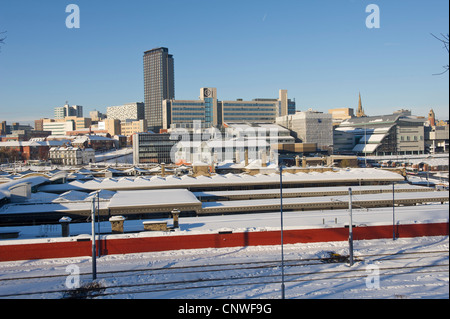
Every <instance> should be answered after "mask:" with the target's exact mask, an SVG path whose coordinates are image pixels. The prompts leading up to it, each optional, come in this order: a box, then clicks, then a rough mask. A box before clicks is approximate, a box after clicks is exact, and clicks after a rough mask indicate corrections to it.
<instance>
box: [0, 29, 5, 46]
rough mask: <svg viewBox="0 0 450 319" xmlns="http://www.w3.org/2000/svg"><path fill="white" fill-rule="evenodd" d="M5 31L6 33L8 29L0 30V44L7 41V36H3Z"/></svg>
mask: <svg viewBox="0 0 450 319" xmlns="http://www.w3.org/2000/svg"><path fill="white" fill-rule="evenodd" d="M4 33H6V31H4V32H0V44H4V43H5V42H4V41H5V39H6V37H3V36H2V34H4Z"/></svg>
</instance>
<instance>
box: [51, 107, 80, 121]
mask: <svg viewBox="0 0 450 319" xmlns="http://www.w3.org/2000/svg"><path fill="white" fill-rule="evenodd" d="M66 116H75V117H83V107H82V106H81V105H73V106H70V105H69V104H66V105H64V106H61V107H55V109H54V118H55V119H64V118H65V117H66Z"/></svg>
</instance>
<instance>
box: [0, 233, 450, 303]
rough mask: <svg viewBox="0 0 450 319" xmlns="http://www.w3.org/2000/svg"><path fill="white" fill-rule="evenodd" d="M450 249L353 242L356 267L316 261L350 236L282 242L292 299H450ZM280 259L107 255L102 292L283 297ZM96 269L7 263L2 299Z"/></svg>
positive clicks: (264, 254) (268, 253)
mask: <svg viewBox="0 0 450 319" xmlns="http://www.w3.org/2000/svg"><path fill="white" fill-rule="evenodd" d="M448 250H449V241H448V236H440V237H420V238H401V239H397V240H395V241H393V240H392V239H386V240H366V241H355V242H354V256H355V259H356V260H355V263H354V265H353V266H351V267H350V266H349V264H348V263H347V262H343V263H325V262H322V261H320V260H318V259H319V258H323V257H327V256H329V252H331V251H332V252H335V253H337V254H340V255H341V256H345V255H348V253H349V250H348V243H347V242H329V243H313V244H295V245H284V260H285V262H284V265H285V267H284V274H285V276H284V278H285V283H286V298H289V299H328V298H333V299H341V298H343V299H366V298H377V299H406V298H412V299H416V298H427V299H448V298H449V273H448V270H449V267H448V258H449V254H448ZM280 260H281V248H280V246H256V247H241V248H222V249H199V250H184V251H166V252H157V253H155V252H153V253H139V254H129V255H114V256H103V257H100V258H98V260H97V272H98V277H97V280H98V281H99V282H100V283H101V284H102V285H103V286H104V287H107V289H105V290H104V291H103V292H102V293H103V294H102V295H99V296H97V297H96V298H115V299H118V298H120V299H125V298H127V299H179V298H183V299H227V298H232V299H255V298H256V299H259V298H268V299H278V298H280V296H281V292H280V290H281V284H280V282H281V263H280ZM91 270H92V264H91V258H90V257H82V258H70V259H52V260H36V261H31V260H29V261H16V262H3V263H0V298H33V299H35V298H51V299H56V298H61V297H62V296H63V295H64V291H67V290H68V288H67V287H71V285H72V286H73V285H74V284H75V283H77V280H78V279H79V284H80V285H83V284H84V283H87V282H90V281H91V280H92V277H91ZM70 271H72V272H70ZM74 271H75V272H74ZM77 271H79V273H80V276H77ZM124 271H127V272H124ZM40 276H43V277H40ZM23 277H38V278H35V279H20V278H23ZM48 291H55V292H54V293H44V292H48ZM30 292H38V293H36V294H28V293H30Z"/></svg>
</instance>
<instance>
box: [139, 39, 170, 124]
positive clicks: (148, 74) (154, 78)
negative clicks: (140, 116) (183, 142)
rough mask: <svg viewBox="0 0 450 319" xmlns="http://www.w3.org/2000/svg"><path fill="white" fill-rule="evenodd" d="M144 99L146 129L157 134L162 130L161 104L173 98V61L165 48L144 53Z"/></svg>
mask: <svg viewBox="0 0 450 319" xmlns="http://www.w3.org/2000/svg"><path fill="white" fill-rule="evenodd" d="M144 98H145V101H144V102H145V119H146V120H147V123H148V127H149V129H150V130H152V131H154V132H155V133H158V132H159V130H160V129H162V128H163V118H162V116H163V110H162V102H163V100H166V99H174V98H175V78H174V61H173V56H172V55H171V54H169V49H167V48H162V47H161V48H156V49H152V50H149V51H146V52H144Z"/></svg>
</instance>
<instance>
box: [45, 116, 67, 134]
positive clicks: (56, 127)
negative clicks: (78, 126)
mask: <svg viewBox="0 0 450 319" xmlns="http://www.w3.org/2000/svg"><path fill="white" fill-rule="evenodd" d="M42 125H43V128H44V131H50V132H52V135H56V136H64V135H66V132H67V131H73V130H74V129H75V123H74V122H73V121H66V120H64V119H61V120H53V119H44V120H43V124H42Z"/></svg>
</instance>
